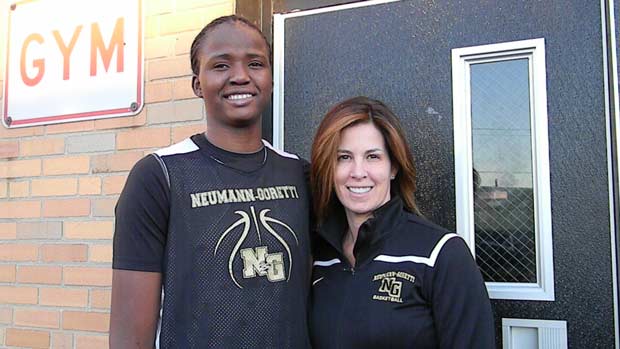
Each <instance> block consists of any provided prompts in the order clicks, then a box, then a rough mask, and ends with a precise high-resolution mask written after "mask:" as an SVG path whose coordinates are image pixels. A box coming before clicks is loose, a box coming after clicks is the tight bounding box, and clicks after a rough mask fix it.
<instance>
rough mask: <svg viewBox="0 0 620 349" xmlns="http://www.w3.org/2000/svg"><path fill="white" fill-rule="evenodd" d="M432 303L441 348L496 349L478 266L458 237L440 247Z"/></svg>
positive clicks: (484, 287) (487, 303)
mask: <svg viewBox="0 0 620 349" xmlns="http://www.w3.org/2000/svg"><path fill="white" fill-rule="evenodd" d="M432 280H433V281H432V290H431V302H432V308H433V318H434V322H435V328H436V330H437V338H438V340H439V347H440V348H477V349H486V348H495V330H494V328H495V327H494V326H495V325H494V322H493V312H492V310H491V302H490V301H489V296H488V294H487V290H486V286H485V284H484V280H483V279H482V275H481V274H480V270H479V269H478V265H477V264H476V262H475V261H474V259H473V257H472V256H471V253H470V252H469V248H468V247H467V245H466V244H465V241H463V239H461V238H460V237H454V238H451V239H450V240H448V242H446V244H445V245H444V246H443V248H442V250H441V252H440V254H439V257H438V259H437V263H436V265H435V268H434V270H433V277H432Z"/></svg>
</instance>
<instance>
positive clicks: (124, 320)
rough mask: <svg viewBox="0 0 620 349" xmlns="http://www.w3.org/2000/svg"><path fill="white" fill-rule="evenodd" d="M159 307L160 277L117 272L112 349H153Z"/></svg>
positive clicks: (113, 297)
mask: <svg viewBox="0 0 620 349" xmlns="http://www.w3.org/2000/svg"><path fill="white" fill-rule="evenodd" d="M160 303H161V274H160V273H153V272H142V271H132V270H119V269H115V270H114V271H113V274H112V309H111V314H110V349H138V348H140V349H141V348H149V349H152V348H154V346H155V334H156V331H157V323H158V320H159V309H160Z"/></svg>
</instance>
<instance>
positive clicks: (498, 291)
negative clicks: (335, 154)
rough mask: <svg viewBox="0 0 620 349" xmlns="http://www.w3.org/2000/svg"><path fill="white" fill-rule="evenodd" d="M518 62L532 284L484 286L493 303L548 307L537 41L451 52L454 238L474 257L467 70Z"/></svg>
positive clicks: (543, 102) (548, 240)
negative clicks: (523, 90)
mask: <svg viewBox="0 0 620 349" xmlns="http://www.w3.org/2000/svg"><path fill="white" fill-rule="evenodd" d="M523 58H525V59H527V60H528V62H529V81H530V110H531V112H530V127H531V148H532V181H533V194H534V222H535V223H534V224H535V236H536V276H537V282H536V283H512V282H487V283H486V286H487V290H488V291H489V296H490V297H491V298H493V299H515V300H544V301H553V300H555V293H554V277H553V241H552V231H551V186H550V180H549V178H550V176H549V141H548V132H547V89H546V72H545V41H544V39H542V38H540V39H532V40H523V41H512V42H506V43H499V44H490V45H482V46H473V47H464V48H457V49H453V50H452V93H453V117H454V165H455V186H456V226H457V232H458V234H459V235H461V236H462V237H463V238H464V239H465V241H466V242H467V243H468V245H469V247H470V249H471V251H472V254H474V255H475V230H474V191H473V174H472V171H473V170H472V169H473V158H472V130H471V91H470V86H471V84H470V67H471V65H472V64H476V63H488V62H497V61H503V60H511V59H523Z"/></svg>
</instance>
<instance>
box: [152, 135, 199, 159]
mask: <svg viewBox="0 0 620 349" xmlns="http://www.w3.org/2000/svg"><path fill="white" fill-rule="evenodd" d="M198 149H200V148H198V146H197V145H196V143H194V141H192V140H191V139H190V138H186V139H184V140H183V141H181V142H179V143H176V144H173V145H171V146H169V147H167V148H162V149H159V150H157V151H156V152H155V154H157V155H159V156H168V155H175V154H185V153H191V152H193V151H196V150H198Z"/></svg>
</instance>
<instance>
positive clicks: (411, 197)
mask: <svg viewBox="0 0 620 349" xmlns="http://www.w3.org/2000/svg"><path fill="white" fill-rule="evenodd" d="M365 122H369V123H372V124H373V125H375V127H377V129H378V130H379V131H380V132H381V134H382V135H383V138H384V140H385V145H386V147H387V150H388V154H389V156H390V161H391V162H392V166H394V167H396V169H397V170H398V172H397V174H396V178H395V179H394V181H393V183H392V185H391V190H392V193H393V194H396V195H399V196H400V197H401V198H402V200H403V204H404V206H405V209H407V210H408V211H410V212H414V213H419V211H418V206H417V205H416V201H415V190H416V185H415V181H416V170H415V165H414V164H413V156H412V155H411V151H410V150H409V146H408V145H407V140H406V138H405V135H404V132H403V130H402V127H401V125H400V122H399V121H398V118H397V117H396V115H394V113H393V112H392V111H391V110H390V109H389V108H388V107H387V106H386V105H385V104H383V103H382V102H381V101H378V100H374V99H370V98H368V97H354V98H351V99H347V100H345V101H342V102H340V103H338V104H336V105H335V106H334V107H332V108H331V110H330V111H329V112H327V114H326V115H325V117H324V118H323V120H322V121H321V124H320V125H319V128H318V130H317V132H316V136H315V137H314V142H313V143H312V155H311V161H312V162H311V172H310V182H311V187H312V197H313V206H314V212H315V215H316V219H317V223H319V224H321V223H322V222H324V221H325V218H326V217H327V215H328V213H329V210H330V209H334V208H337V207H340V206H341V205H340V202H338V200H337V198H336V197H335V192H334V170H335V167H336V157H337V151H338V146H339V145H340V135H341V134H342V131H343V130H344V129H345V128H347V127H349V126H352V125H356V124H359V123H365Z"/></svg>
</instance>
